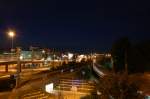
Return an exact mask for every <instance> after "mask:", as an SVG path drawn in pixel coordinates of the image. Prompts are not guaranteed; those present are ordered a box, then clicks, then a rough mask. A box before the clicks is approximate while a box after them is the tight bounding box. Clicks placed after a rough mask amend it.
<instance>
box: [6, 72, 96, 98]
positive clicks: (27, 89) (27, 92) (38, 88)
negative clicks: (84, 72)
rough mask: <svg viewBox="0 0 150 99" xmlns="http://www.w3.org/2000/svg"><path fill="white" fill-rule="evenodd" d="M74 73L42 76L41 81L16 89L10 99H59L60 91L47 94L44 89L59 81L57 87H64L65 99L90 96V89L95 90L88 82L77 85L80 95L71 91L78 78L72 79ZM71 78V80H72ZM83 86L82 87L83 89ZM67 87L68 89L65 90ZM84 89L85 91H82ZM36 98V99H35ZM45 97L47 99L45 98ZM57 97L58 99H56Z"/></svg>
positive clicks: (30, 82) (37, 80)
mask: <svg viewBox="0 0 150 99" xmlns="http://www.w3.org/2000/svg"><path fill="white" fill-rule="evenodd" d="M77 70H80V69H77ZM75 72H76V71H74V72H70V71H69V72H64V73H62V74H60V73H61V72H60V73H56V74H55V75H52V76H51V75H50V74H43V77H42V76H41V77H40V78H39V79H35V80H34V81H29V82H28V83H27V84H25V85H23V86H21V87H20V88H17V89H14V90H13V91H12V92H11V94H10V96H9V98H8V99H35V98H36V97H42V98H39V99H58V98H59V96H60V95H57V94H56V93H58V90H57V92H56V93H55V94H47V93H46V92H45V91H44V87H45V85H46V84H47V83H50V82H55V81H56V82H55V83H57V81H59V82H58V83H57V84H56V86H63V87H61V88H63V91H62V92H61V94H63V97H65V98H64V99H72V98H69V97H76V98H74V99H79V96H80V97H81V96H85V94H86V95H87V94H89V93H90V91H89V89H90V88H93V87H94V86H93V85H88V82H85V81H82V80H81V83H80V84H76V86H77V87H78V89H79V90H80V91H81V90H82V91H81V92H80V91H79V90H78V91H79V92H78V93H77V92H76V94H77V95H75V92H72V91H70V89H71V86H70V85H71V84H72V83H73V82H74V83H75V82H76V81H77V80H76V78H74V79H72V77H73V75H74V73H75ZM68 77H69V78H68ZM70 77H71V78H70ZM81 86H82V87H81ZM64 87H66V88H67V89H65V88H64ZM83 87H84V88H83ZM82 88H83V89H82ZM60 90H61V89H59V91H60ZM34 96H35V97H34ZM44 97H45V98H44ZM56 97H57V98H56Z"/></svg>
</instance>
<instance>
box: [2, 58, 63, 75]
mask: <svg viewBox="0 0 150 99" xmlns="http://www.w3.org/2000/svg"><path fill="white" fill-rule="evenodd" d="M18 62H19V65H20V66H21V68H20V71H21V69H22V68H25V67H28V66H36V67H45V66H52V65H53V66H56V65H62V62H63V61H61V60H50V61H47V60H33V59H24V60H17V59H12V58H10V59H0V67H2V66H3V67H4V68H5V72H8V71H9V67H13V68H17V65H18ZM0 69H2V68H0Z"/></svg>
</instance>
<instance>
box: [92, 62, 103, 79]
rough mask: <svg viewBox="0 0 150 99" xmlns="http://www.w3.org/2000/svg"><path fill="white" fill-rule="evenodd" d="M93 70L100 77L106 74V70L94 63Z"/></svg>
mask: <svg viewBox="0 0 150 99" xmlns="http://www.w3.org/2000/svg"><path fill="white" fill-rule="evenodd" d="M93 70H94V72H95V73H96V74H97V75H98V76H99V77H103V76H104V75H105V74H104V72H103V71H101V70H100V69H99V68H98V67H97V66H96V64H93Z"/></svg>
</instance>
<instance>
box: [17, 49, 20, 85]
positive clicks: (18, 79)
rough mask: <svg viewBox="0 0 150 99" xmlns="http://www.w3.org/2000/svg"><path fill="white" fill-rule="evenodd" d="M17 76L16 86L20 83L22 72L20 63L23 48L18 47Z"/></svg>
mask: <svg viewBox="0 0 150 99" xmlns="http://www.w3.org/2000/svg"><path fill="white" fill-rule="evenodd" d="M16 54H17V77H16V88H18V87H19V84H20V72H21V64H20V54H21V48H19V47H17V51H16Z"/></svg>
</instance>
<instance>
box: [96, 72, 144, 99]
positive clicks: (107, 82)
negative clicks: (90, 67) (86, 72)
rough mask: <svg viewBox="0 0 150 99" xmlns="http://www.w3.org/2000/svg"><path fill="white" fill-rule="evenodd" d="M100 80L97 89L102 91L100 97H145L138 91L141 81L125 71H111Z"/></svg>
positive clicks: (138, 98)
mask: <svg viewBox="0 0 150 99" xmlns="http://www.w3.org/2000/svg"><path fill="white" fill-rule="evenodd" d="M99 82H100V83H99V84H98V85H97V86H98V87H97V88H98V89H97V90H99V91H100V92H101V96H100V99H143V95H141V94H140V93H138V92H137V91H138V90H139V86H140V84H141V83H137V82H138V79H133V78H131V77H130V76H129V75H126V74H125V73H124V74H120V73H117V74H114V73H111V74H109V75H106V76H104V77H103V78H101V79H100V81H99Z"/></svg>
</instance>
